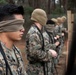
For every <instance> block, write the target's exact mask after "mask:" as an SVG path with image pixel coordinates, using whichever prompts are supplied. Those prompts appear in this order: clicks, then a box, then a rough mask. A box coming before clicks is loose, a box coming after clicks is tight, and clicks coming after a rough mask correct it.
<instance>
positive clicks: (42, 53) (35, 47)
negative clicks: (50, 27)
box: [26, 25, 52, 75]
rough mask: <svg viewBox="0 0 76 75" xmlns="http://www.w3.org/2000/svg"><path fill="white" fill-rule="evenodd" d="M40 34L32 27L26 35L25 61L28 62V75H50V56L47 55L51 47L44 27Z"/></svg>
mask: <svg viewBox="0 0 76 75" xmlns="http://www.w3.org/2000/svg"><path fill="white" fill-rule="evenodd" d="M41 33H42V34H41ZM41 33H40V31H39V29H38V28H37V27H36V26H35V25H33V26H32V27H31V28H30V30H29V31H28V33H27V35H26V40H27V41H26V42H27V50H26V51H27V59H28V60H29V64H28V66H27V68H26V72H27V74H28V75H52V72H51V67H52V56H51V54H49V53H48V50H49V49H51V47H52V45H51V44H50V39H49V35H48V34H47V32H46V31H45V29H44V27H43V28H42V30H41ZM42 36H43V37H42ZM43 43H44V46H43ZM43 47H44V48H43ZM44 72H45V74H44Z"/></svg>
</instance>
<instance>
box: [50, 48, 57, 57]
mask: <svg viewBox="0 0 76 75" xmlns="http://www.w3.org/2000/svg"><path fill="white" fill-rule="evenodd" d="M49 53H50V54H51V55H52V57H57V52H56V51H55V50H52V49H50V50H49Z"/></svg>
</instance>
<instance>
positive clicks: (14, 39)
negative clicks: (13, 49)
mask: <svg viewBox="0 0 76 75" xmlns="http://www.w3.org/2000/svg"><path fill="white" fill-rule="evenodd" d="M21 39H22V38H18V39H14V41H20V40H21Z"/></svg>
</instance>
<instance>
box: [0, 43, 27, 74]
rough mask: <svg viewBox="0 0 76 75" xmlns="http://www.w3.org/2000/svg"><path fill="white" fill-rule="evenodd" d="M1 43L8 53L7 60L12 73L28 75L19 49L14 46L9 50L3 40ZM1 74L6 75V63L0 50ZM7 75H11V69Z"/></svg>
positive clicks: (6, 53)
mask: <svg viewBox="0 0 76 75" xmlns="http://www.w3.org/2000/svg"><path fill="white" fill-rule="evenodd" d="M0 43H1V46H2V48H3V51H4V53H5V55H6V60H7V62H8V64H9V66H10V69H11V72H12V75H26V72H25V69H24V66H23V60H22V58H21V53H20V51H19V49H18V48H16V47H15V46H14V47H13V50H9V49H8V48H6V47H5V45H4V44H3V43H2V42H0ZM0 75H6V63H5V60H4V57H3V55H2V53H1V52H0ZM7 75H11V74H10V71H9V69H8V73H7Z"/></svg>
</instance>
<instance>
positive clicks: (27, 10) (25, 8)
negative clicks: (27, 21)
mask: <svg viewBox="0 0 76 75" xmlns="http://www.w3.org/2000/svg"><path fill="white" fill-rule="evenodd" d="M24 10H25V14H28V15H30V14H31V13H32V11H33V10H34V9H33V8H32V7H30V6H27V7H24Z"/></svg>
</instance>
